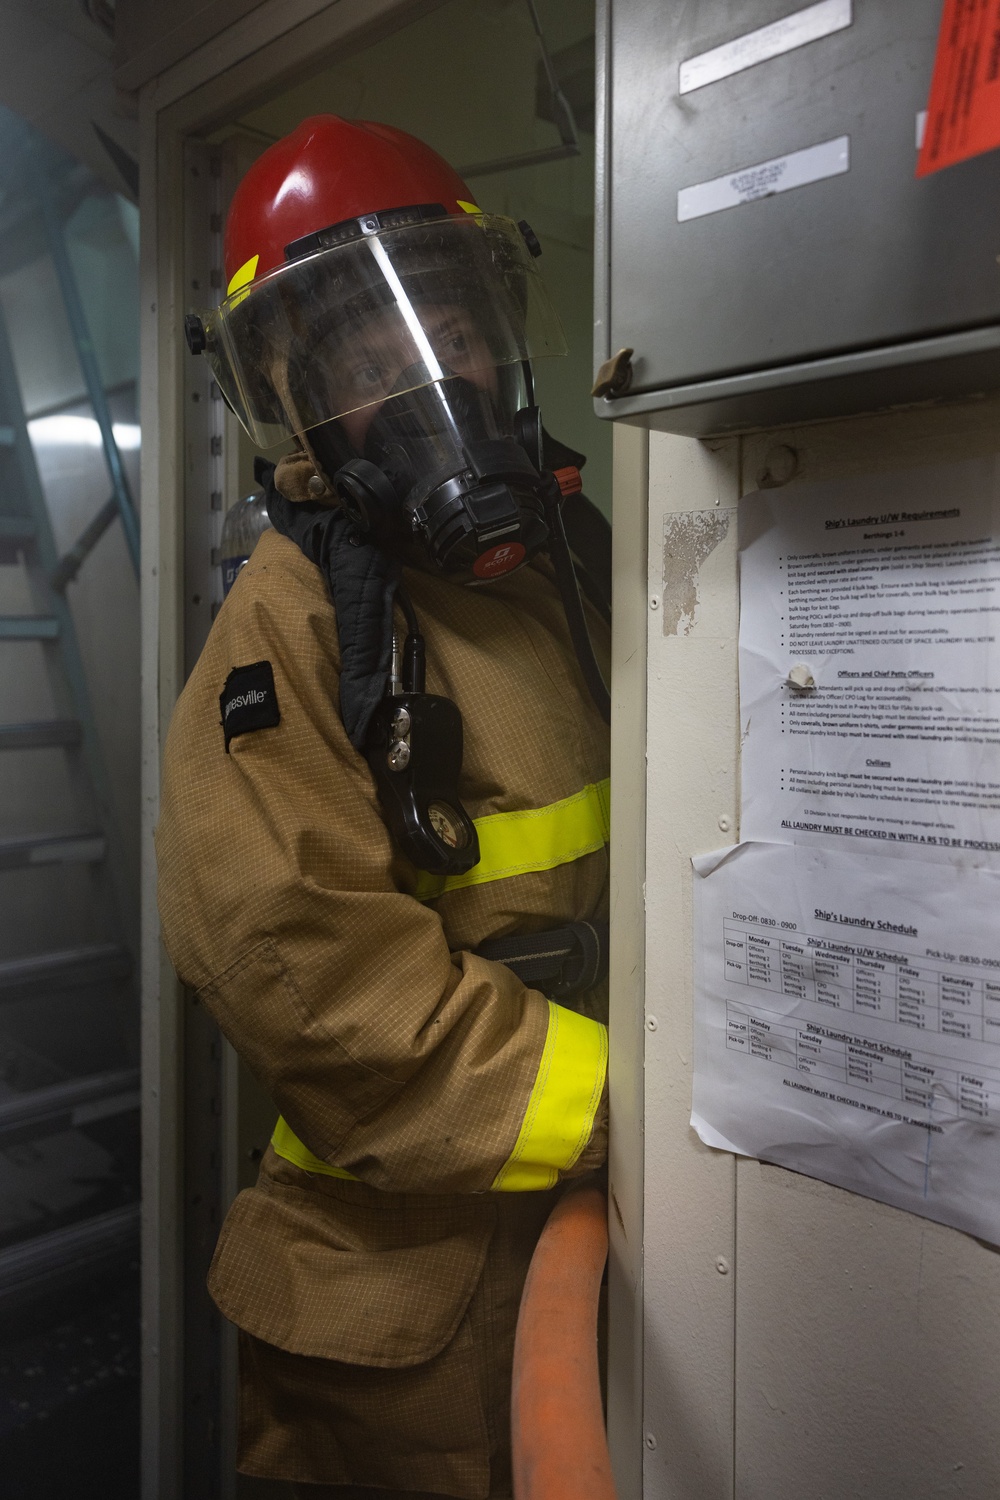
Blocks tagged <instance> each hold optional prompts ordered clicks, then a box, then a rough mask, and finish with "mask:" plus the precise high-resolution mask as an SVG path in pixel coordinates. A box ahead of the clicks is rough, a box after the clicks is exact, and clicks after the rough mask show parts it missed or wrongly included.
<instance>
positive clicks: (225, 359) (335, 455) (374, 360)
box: [188, 205, 610, 875]
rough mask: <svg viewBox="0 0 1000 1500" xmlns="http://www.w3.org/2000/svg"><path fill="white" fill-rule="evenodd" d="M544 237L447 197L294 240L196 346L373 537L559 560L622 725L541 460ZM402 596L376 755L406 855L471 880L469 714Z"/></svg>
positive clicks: (548, 344) (549, 319)
mask: <svg viewBox="0 0 1000 1500" xmlns="http://www.w3.org/2000/svg"><path fill="white" fill-rule="evenodd" d="M529 245H531V246H532V247H533V252H534V253H537V241H534V236H533V235H530V231H528V230H527V226H524V227H523V228H522V227H520V226H517V225H515V224H514V223H513V222H511V221H510V220H507V219H501V218H496V217H493V216H488V215H483V214H480V213H478V212H477V213H475V214H472V213H469V214H466V215H464V216H462V217H456V216H454V215H451V216H449V215H446V214H445V213H444V211H443V209H442V208H441V207H440V205H425V206H422V207H417V208H408V209H402V210H396V211H393V212H391V213H386V214H371V215H366V216H365V217H363V218H361V219H356V220H349V221H347V223H345V224H339V225H335V226H333V227H331V228H330V229H326V230H322V231H320V232H319V233H317V234H313V235H309V236H307V237H306V238H305V239H303V240H301V241H297V242H295V243H294V244H292V245H289V246H288V247H287V248H286V251H285V254H286V257H287V264H286V265H284V266H281V267H279V268H278V269H277V270H275V271H272V272H270V273H268V274H267V275H265V276H264V277H262V278H261V279H260V280H259V281H251V282H249V283H248V284H246V285H244V286H236V287H231V289H230V294H229V296H228V297H227V298H226V300H225V301H224V302H223V304H222V306H221V307H220V308H218V309H216V310H215V311H214V312H212V313H209V314H207V315H205V317H204V318H203V319H189V320H188V335H189V343H190V344H191V347H192V349H195V350H196V351H197V350H198V349H204V352H205V353H206V355H207V357H208V358H209V361H210V363H211V365H212V369H213V373H214V374H215V378H216V380H217V382H218V384H219V386H220V388H221V390H222V392H223V395H224V396H225V398H226V400H227V401H228V402H229V404H230V406H231V407H232V408H233V410H234V411H235V413H236V415H237V416H238V417H239V419H240V421H241V422H242V423H243V425H244V426H245V427H246V429H247V431H248V432H249V433H250V435H251V437H253V438H254V439H255V440H256V441H257V442H259V443H260V444H261V445H262V446H265V447H267V446H271V445H273V444H274V443H275V442H276V441H279V440H281V439H283V438H287V437H289V436H295V437H297V438H298V439H299V440H300V442H302V444H303V446H306V447H307V448H308V450H309V451H310V453H311V454H312V455H313V456H314V458H315V460H316V465H317V473H318V475H319V477H320V479H321V480H322V481H323V482H324V483H325V485H326V486H327V489H328V491H332V493H333V494H334V495H336V497H337V499H338V500H339V502H340V508H341V510H342V513H343V514H344V515H346V517H347V518H349V521H350V523H351V524H352V526H353V528H354V531H355V533H356V537H357V540H358V541H359V542H361V543H363V544H366V545H370V546H373V547H375V548H377V549H378V550H379V551H380V552H382V553H383V554H385V555H387V556H388V557H390V558H393V559H395V560H396V561H397V562H398V563H399V564H402V563H409V564H412V565H416V566H422V567H430V568H431V569H432V570H434V571H436V572H440V573H442V574H444V575H445V576H447V577H449V578H451V579H454V581H455V582H457V583H461V584H467V585H473V586H475V585H482V584H486V583H489V582H490V581H491V580H493V579H496V578H500V577H503V576H504V575H506V574H507V573H510V572H513V571H514V570H515V569H516V568H519V567H520V566H522V565H523V564H524V563H525V562H527V561H528V560H529V559H530V558H531V557H533V556H534V555H536V554H537V553H539V552H541V551H543V550H544V551H546V552H548V554H549V555H550V557H551V560H552V563H553V567H554V570H555V574H556V580H557V583H558V586H559V590H560V594H561V596H562V600H563V605H564V608H565V611H566V616H567V621H568V623H569V627H570V633H571V637H572V640H573V645H574V648H575V650H576V654H577V656H578V659H579V661H580V665H581V668H582V670H583V672H584V676H585V678H586V680H587V684H588V687H589V689H590V692H591V695H592V697H593V698H594V700H595V702H596V703H597V705H598V707H599V709H600V710H601V712H602V714H603V715H604V717H605V719H609V718H610V702H609V699H608V694H607V689H606V687H605V685H604V682H603V679H602V677H601V673H600V670H599V668H598V666H597V662H596V659H595V657H594V652H593V648H592V645H591V642H590V637H589V633H588V630H587V625H586V621H585V617H584V612H583V606H582V603H581V599H580V591H579V585H578V581H577V576H576V573H575V571H574V566H573V560H572V557H571V554H570V550H569V547H568V544H567V541H566V534H565V530H564V526H563V519H562V514H561V509H560V507H561V501H562V493H561V489H560V483H559V481H558V480H557V479H556V478H555V477H554V475H553V473H552V472H550V471H549V470H547V469H546V468H545V465H544V456H543V434H542V428H541V422H540V417H539V413H538V408H537V407H536V406H535V404H534V399H533V390H532V380H531V366H530V363H529V361H530V360H531V359H532V358H534V357H538V356H539V355H545V354H558V353H564V352H565V344H564V341H563V338H562V331H561V329H560V327H559V323H558V319H557V317H556V315H555V313H554V310H553V309H552V307H551V304H550V303H549V301H548V298H547V295H546V293H545V290H544V286H543V283H542V282H541V279H540V277H539V276H538V274H537V272H536V270H535V267H534V264H533V259H532V253H529V249H528V246H529ZM300 508H301V507H298V506H297V507H296V510H299V509H300ZM309 508H310V510H312V509H313V508H314V507H312V506H310V507H309ZM315 508H316V509H318V510H322V509H323V508H324V507H315ZM325 508H326V509H327V510H329V506H327V507H325ZM271 519H272V521H273V522H274V523H275V525H276V526H277V528H278V529H279V530H283V529H285V527H284V526H283V525H282V522H281V519H280V517H277V516H275V515H274V514H272V516H271ZM300 544H301V543H300ZM396 597H397V600H398V602H399V603H400V605H401V607H402V609H403V611H404V613H405V615H406V617H407V636H406V639H405V643H404V645H403V647H402V649H401V650H400V649H399V642H398V639H397V638H396V637H393V642H392V644H393V651H392V663H391V667H390V670H389V672H388V691H387V694H386V697H385V698H384V700H383V701H382V702H381V703H379V705H378V706H377V708H376V710H375V712H374V713H373V714H372V715H371V719H370V723H369V725H368V729H367V736H366V743H365V754H366V757H367V759H368V762H369V765H370V766H371V768H372V771H373V774H374V776H375V780H376V784H377V786H378V790H379V795H380V799H381V801H382V804H383V808H384V810H385V813H386V816H387V821H388V823H389V825H390V828H391V830H392V832H393V835H394V837H395V839H396V841H397V843H398V844H399V846H400V847H401V848H402V850H403V852H404V853H405V854H406V855H407V856H408V857H409V858H410V859H411V860H412V862H413V863H414V864H415V865H416V866H417V867H418V868H419V869H423V870H427V871H430V872H431V873H434V874H439V875H456V874H464V873H465V872H466V871H467V870H469V869H471V868H473V866H475V865H476V864H477V863H478V861H479V847H478V840H477V837H476V830H475V826H474V824H473V822H472V820H471V818H469V816H468V814H467V812H466V811H465V809H464V808H463V807H462V804H461V801H460V799H459V796H458V779H459V773H460V770H461V761H462V720H461V714H460V712H459V710H458V708H457V706H456V705H455V704H454V703H452V702H451V700H450V699H447V698H442V697H440V696H437V695H433V694H428V693H427V692H426V691H425V687H424V647H423V640H422V637H421V635H420V630H419V623H418V621H417V619H416V617H415V615H414V612H413V609H412V606H411V605H410V603H409V600H408V598H407V596H406V594H405V591H404V590H403V588H402V586H401V585H399V586H398V588H397V595H396Z"/></svg>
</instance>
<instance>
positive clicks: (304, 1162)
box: [271, 1116, 358, 1182]
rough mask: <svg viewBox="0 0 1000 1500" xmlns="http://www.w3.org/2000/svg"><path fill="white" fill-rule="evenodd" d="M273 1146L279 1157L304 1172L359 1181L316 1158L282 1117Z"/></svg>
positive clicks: (275, 1133) (348, 1173)
mask: <svg viewBox="0 0 1000 1500" xmlns="http://www.w3.org/2000/svg"><path fill="white" fill-rule="evenodd" d="M271 1145H272V1146H273V1147H274V1149H275V1151H276V1152H277V1153H278V1155H279V1156H283V1157H284V1158H285V1160H286V1161H290V1162H291V1163H292V1166H294V1167H301V1168H302V1170H303V1172H322V1174H323V1176H324V1177H343V1178H346V1179H347V1181H348V1182H357V1180H358V1179H357V1178H356V1177H355V1175H354V1173H353V1172H345V1171H344V1169H343V1167H331V1166H330V1164H329V1162H325V1161H323V1159H322V1157H319V1156H314V1155H313V1153H312V1152H311V1151H310V1150H309V1147H308V1146H305V1145H303V1144H302V1142H301V1141H300V1140H299V1138H298V1136H297V1135H296V1134H295V1132H294V1130H293V1129H292V1128H291V1126H290V1125H289V1124H288V1123H287V1122H286V1121H285V1120H284V1119H283V1118H282V1117H281V1116H279V1118H278V1123H277V1125H275V1127H274V1134H273V1135H272V1137H271Z"/></svg>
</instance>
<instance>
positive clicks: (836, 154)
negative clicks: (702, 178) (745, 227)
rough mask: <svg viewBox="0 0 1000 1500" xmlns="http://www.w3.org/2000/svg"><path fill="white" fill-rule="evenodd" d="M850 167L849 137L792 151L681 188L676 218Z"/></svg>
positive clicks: (816, 179) (698, 215)
mask: <svg viewBox="0 0 1000 1500" xmlns="http://www.w3.org/2000/svg"><path fill="white" fill-rule="evenodd" d="M850 164H851V140H850V136H846V135H840V136H838V137H837V139H836V140H833V141H821V142H820V144H819V145H818V146H807V147H806V149H805V150H804V151H792V152H790V153H789V155H788V156H776V157H774V159H773V160H772V161H762V162H758V163H757V164H756V165H755V166H752V167H740V168H739V170H738V171H736V172H727V173H726V175H725V176H724V177H713V178H712V180H711V182H696V183H695V184H694V185H693V187H686V188H681V190H680V192H679V193H678V194H677V218H678V220H679V222H680V223H684V221H685V220H686V219H700V218H701V217H702V216H703V215H704V214H717V213H720V212H721V211H722V209H724V208H735V207H736V205H737V204H739V203H752V202H753V201H754V199H756V198H770V197H772V196H773V195H774V194H775V193H787V192H788V191H789V190H790V189H791V188H797V187H804V186H805V184H806V183H807V182H820V181H821V180H822V179H823V178H824V177H837V176H839V174H840V173H841V172H846V171H847V169H848V167H849V166H850Z"/></svg>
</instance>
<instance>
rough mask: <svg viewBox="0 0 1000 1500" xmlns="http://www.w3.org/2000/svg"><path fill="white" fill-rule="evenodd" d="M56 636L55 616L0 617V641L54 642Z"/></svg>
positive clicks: (57, 631)
mask: <svg viewBox="0 0 1000 1500" xmlns="http://www.w3.org/2000/svg"><path fill="white" fill-rule="evenodd" d="M58 635H59V621H58V620H57V619H56V617H55V615H0V641H54V640H55V639H56V638H57V636H58Z"/></svg>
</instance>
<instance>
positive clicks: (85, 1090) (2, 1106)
mask: <svg viewBox="0 0 1000 1500" xmlns="http://www.w3.org/2000/svg"><path fill="white" fill-rule="evenodd" d="M138 1108H139V1069H138V1068H121V1069H118V1070H117V1071H115V1072H113V1073H92V1074H90V1076H89V1077H87V1078H71V1079H69V1081H68V1082H66V1083H53V1084H51V1085H50V1086H49V1087H48V1088H42V1089H32V1090H31V1091H30V1092H29V1093H27V1094H16V1095H15V1096H14V1097H13V1098H12V1099H4V1100H3V1102H2V1103H0V1142H2V1141H3V1140H4V1138H5V1137H6V1136H9V1135H13V1134H14V1133H15V1132H17V1133H21V1132H23V1131H24V1130H25V1129H26V1128H28V1127H31V1128H34V1127H35V1126H39V1125H52V1124H56V1125H58V1126H59V1127H60V1128H62V1129H73V1128H74V1127H76V1126H79V1125H89V1124H91V1123H92V1122H93V1121H94V1120H104V1119H107V1118H108V1117H109V1116H110V1115H123V1114H127V1113H128V1112H129V1111H130V1110H134V1109H138Z"/></svg>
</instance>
